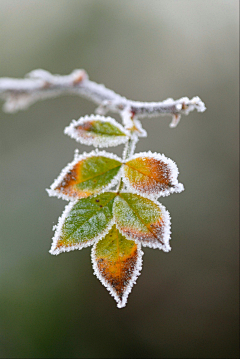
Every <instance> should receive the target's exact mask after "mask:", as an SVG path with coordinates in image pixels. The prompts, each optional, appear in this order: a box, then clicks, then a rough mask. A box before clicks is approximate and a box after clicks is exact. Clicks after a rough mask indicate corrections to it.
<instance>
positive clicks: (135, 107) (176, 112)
mask: <svg viewBox="0 0 240 359" xmlns="http://www.w3.org/2000/svg"><path fill="white" fill-rule="evenodd" d="M66 94H73V95H79V96H82V97H85V98H88V99H89V100H91V101H93V102H95V103H96V104H98V105H99V107H98V108H97V110H96V112H97V113H99V114H105V113H107V112H108V111H112V112H117V113H120V114H122V113H123V112H125V113H126V112H127V113H130V114H132V116H134V117H135V118H136V117H150V116H159V115H172V117H173V119H172V122H171V124H170V126H171V127H176V125H177V124H178V122H179V120H180V116H181V114H184V115H188V113H189V112H190V111H193V110H194V109H196V110H197V111H199V112H203V111H205V109H206V107H205V105H204V103H203V102H202V101H201V99H200V98H199V97H193V98H192V99H191V100H190V99H189V98H188V97H183V98H181V99H179V100H176V101H174V100H173V99H171V98H169V99H167V100H165V101H163V102H139V101H131V100H128V99H126V98H125V97H123V96H120V95H118V94H116V93H115V92H114V91H112V90H110V89H107V88H106V87H105V86H104V85H101V84H97V83H96V82H93V81H90V80H89V79H88V75H87V73H86V72H85V71H84V70H74V71H73V72H72V73H71V74H70V75H67V76H60V75H52V74H51V73H50V72H48V71H45V70H40V69H39V70H34V71H32V72H30V73H29V74H27V75H26V77H25V78H24V79H13V78H0V98H2V99H3V100H4V101H5V103H4V106H3V110H4V111H5V112H9V113H14V112H17V111H18V110H24V109H26V108H28V107H29V106H30V105H32V104H33V103H35V102H37V101H39V100H44V99H46V98H50V97H57V96H60V95H66Z"/></svg>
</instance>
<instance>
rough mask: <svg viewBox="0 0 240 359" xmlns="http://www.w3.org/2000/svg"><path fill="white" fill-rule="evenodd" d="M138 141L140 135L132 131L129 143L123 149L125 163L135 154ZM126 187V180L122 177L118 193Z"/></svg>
mask: <svg viewBox="0 0 240 359" xmlns="http://www.w3.org/2000/svg"><path fill="white" fill-rule="evenodd" d="M137 142H138V136H137V135H136V133H133V132H132V133H131V137H129V139H128V141H127V143H126V144H125V147H124V150H123V154H122V160H123V163H124V162H125V161H126V160H127V159H128V158H129V157H131V156H132V155H133V153H134V150H135V147H136V143H137ZM123 188H124V182H123V180H122V177H121V178H120V180H119V183H118V186H117V189H116V191H117V193H119V192H121V190H122V189H123Z"/></svg>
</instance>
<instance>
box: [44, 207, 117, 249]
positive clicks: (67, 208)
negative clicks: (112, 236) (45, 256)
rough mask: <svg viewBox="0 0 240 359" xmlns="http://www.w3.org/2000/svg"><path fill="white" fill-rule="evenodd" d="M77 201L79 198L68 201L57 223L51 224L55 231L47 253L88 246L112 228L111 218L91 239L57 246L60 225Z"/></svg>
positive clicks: (60, 229) (112, 221)
mask: <svg viewBox="0 0 240 359" xmlns="http://www.w3.org/2000/svg"><path fill="white" fill-rule="evenodd" d="M78 201H79V200H76V201H72V202H70V203H68V204H67V205H66V207H65V209H64V211H63V213H62V215H61V217H59V219H58V223H57V225H54V226H53V230H55V233H54V236H53V241H52V246H51V249H50V251H49V253H51V254H53V255H58V254H60V253H63V252H70V251H74V250H75V249H79V250H81V249H82V248H86V247H89V246H91V245H92V244H93V243H95V242H96V241H98V240H100V239H102V238H103V237H104V236H106V235H107V233H108V232H109V231H110V229H111V228H112V226H113V224H114V220H113V218H112V220H111V221H110V222H109V224H108V225H107V227H106V228H105V229H104V231H103V232H102V233H100V234H99V235H98V236H96V237H95V238H93V239H91V240H88V241H86V242H83V243H80V244H75V245H70V246H67V247H62V248H57V243H58V241H59V239H60V237H61V234H62V227H63V225H64V222H65V219H66V218H67V217H68V215H69V213H70V211H71V210H72V208H73V207H74V205H75V204H76V203H77V202H78Z"/></svg>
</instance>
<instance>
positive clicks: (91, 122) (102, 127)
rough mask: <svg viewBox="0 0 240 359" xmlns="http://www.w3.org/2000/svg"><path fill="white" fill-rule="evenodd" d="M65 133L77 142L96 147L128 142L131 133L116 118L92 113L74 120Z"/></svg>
mask: <svg viewBox="0 0 240 359" xmlns="http://www.w3.org/2000/svg"><path fill="white" fill-rule="evenodd" d="M64 133H65V134H67V135H69V136H70V137H72V138H74V139H75V140H76V141H77V142H80V143H83V144H85V145H93V146H95V147H109V146H118V145H120V144H122V143H126V142H127V140H128V138H129V136H130V134H129V132H128V131H127V130H125V129H124V128H123V126H122V125H120V124H119V123H118V122H117V121H115V120H114V118H111V117H103V116H100V115H91V116H85V117H81V118H80V119H79V120H77V121H75V120H73V121H72V123H71V124H70V125H69V126H68V127H66V128H65V130H64Z"/></svg>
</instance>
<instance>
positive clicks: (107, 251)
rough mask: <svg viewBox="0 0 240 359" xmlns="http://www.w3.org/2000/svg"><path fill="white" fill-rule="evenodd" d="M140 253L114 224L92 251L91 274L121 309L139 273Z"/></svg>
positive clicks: (135, 245) (137, 246)
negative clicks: (94, 275)
mask: <svg viewBox="0 0 240 359" xmlns="http://www.w3.org/2000/svg"><path fill="white" fill-rule="evenodd" d="M142 254H143V253H142V251H141V250H140V247H139V245H137V244H136V243H135V242H134V241H131V240H128V239H127V238H126V237H125V236H123V235H122V234H121V233H120V232H119V231H118V229H117V228H116V226H115V225H114V226H113V227H112V228H111V230H110V231H109V232H108V233H107V234H106V236H105V237H104V238H103V239H101V240H99V241H98V242H97V243H96V244H95V245H94V247H93V249H92V262H93V268H94V274H96V276H97V277H98V279H99V280H100V281H101V282H102V284H103V285H104V286H105V287H106V288H107V290H108V291H109V292H110V293H111V295H112V296H113V297H114V299H115V300H116V302H117V306H118V307H119V308H122V307H124V306H125V305H126V302H127V297H128V294H129V293H130V291H131V288H132V286H133V284H134V283H135V281H136V278H137V277H138V276H139V274H140V270H141V264H142Z"/></svg>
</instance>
